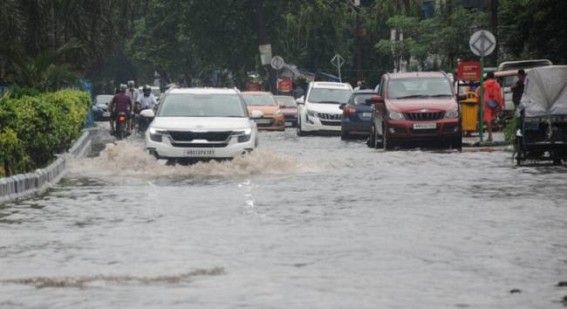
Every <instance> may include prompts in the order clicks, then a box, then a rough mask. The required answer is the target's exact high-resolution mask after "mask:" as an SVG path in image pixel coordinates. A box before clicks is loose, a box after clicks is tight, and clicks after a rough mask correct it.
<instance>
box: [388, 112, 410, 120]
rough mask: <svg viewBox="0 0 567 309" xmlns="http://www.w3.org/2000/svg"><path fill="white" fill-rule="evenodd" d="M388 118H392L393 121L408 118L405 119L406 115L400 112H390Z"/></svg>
mask: <svg viewBox="0 0 567 309" xmlns="http://www.w3.org/2000/svg"><path fill="white" fill-rule="evenodd" d="M388 117H390V119H392V120H403V119H406V117H404V114H402V113H398V112H389V113H388Z"/></svg>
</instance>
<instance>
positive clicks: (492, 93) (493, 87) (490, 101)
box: [477, 72, 504, 142]
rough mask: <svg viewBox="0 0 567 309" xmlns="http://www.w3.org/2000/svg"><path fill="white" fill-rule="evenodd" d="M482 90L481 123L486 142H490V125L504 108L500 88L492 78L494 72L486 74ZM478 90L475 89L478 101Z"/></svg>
mask: <svg viewBox="0 0 567 309" xmlns="http://www.w3.org/2000/svg"><path fill="white" fill-rule="evenodd" d="M483 88H484V105H483V107H482V109H483V117H482V119H483V121H484V123H485V124H486V129H487V131H488V138H487V139H486V141H487V142H492V124H493V122H494V119H496V116H497V115H498V113H499V112H500V111H501V110H502V109H503V108H504V98H503V97H502V88H501V87H500V84H499V83H498V81H496V79H495V78H494V72H488V73H487V74H486V80H485V81H484V84H483ZM479 91H480V88H479V89H477V94H478V98H479V100H480V94H479Z"/></svg>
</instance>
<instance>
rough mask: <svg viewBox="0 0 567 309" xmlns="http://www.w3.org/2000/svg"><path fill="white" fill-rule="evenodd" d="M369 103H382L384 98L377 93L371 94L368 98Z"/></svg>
mask: <svg viewBox="0 0 567 309" xmlns="http://www.w3.org/2000/svg"><path fill="white" fill-rule="evenodd" d="M369 101H370V102H371V103H384V98H383V97H382V96H379V95H375V96H372V97H371V98H370V100H369Z"/></svg>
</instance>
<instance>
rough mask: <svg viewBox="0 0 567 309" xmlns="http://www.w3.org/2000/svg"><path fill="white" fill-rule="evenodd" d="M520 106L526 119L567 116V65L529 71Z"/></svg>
mask: <svg viewBox="0 0 567 309" xmlns="http://www.w3.org/2000/svg"><path fill="white" fill-rule="evenodd" d="M520 106H521V108H523V109H524V115H525V116H526V117H545V116H552V115H567V65H555V66H546V67H539V68H533V69H531V70H529V72H528V73H527V76H526V80H525V87H524V93H523V95H522V100H521V103H520Z"/></svg>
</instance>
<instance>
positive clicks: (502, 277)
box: [0, 130, 567, 309]
mask: <svg viewBox="0 0 567 309" xmlns="http://www.w3.org/2000/svg"><path fill="white" fill-rule="evenodd" d="M100 148H103V150H102V151H101V152H100V154H98V155H96V156H91V157H89V158H85V159H80V160H76V161H74V162H72V163H71V164H70V167H69V171H68V173H67V174H66V176H65V177H64V179H63V180H62V181H61V182H60V183H59V184H58V185H56V186H55V187H54V188H52V189H51V190H49V191H48V192H47V193H46V194H44V195H43V196H40V197H36V198H32V199H27V200H23V201H19V202H14V203H7V204H4V205H0V308H58V309H60V308H73V309H76V308H357V309H359V308H530V309H531V308H564V307H565V305H566V304H565V303H563V302H562V299H563V298H564V297H565V296H566V295H567V287H561V286H559V284H558V283H559V282H563V281H567V202H566V200H567V199H566V198H567V190H566V189H567V186H566V183H567V173H566V172H567V169H566V168H565V167H562V166H560V167H557V166H527V167H525V166H522V167H516V166H515V165H514V162H513V161H512V154H511V153H510V152H507V151H502V150H499V149H495V151H466V152H462V153H456V152H439V151H422V150H407V151H392V152H383V151H381V150H374V149H369V148H367V147H366V145H365V144H364V142H363V141H353V142H343V141H340V138H339V137H302V138H298V137H296V136H295V134H294V131H293V130H288V131H286V132H284V133H282V132H273V133H267V132H263V133H261V136H260V147H259V148H258V149H257V150H256V151H255V152H254V153H253V154H252V155H250V156H248V157H245V158H239V159H235V160H233V161H231V162H221V163H218V162H211V163H198V164H195V165H192V166H173V167H172V166H165V165H163V164H160V162H156V161H155V160H154V159H153V158H151V157H149V156H148V155H147V154H145V153H144V151H143V142H142V140H139V139H131V140H129V141H126V142H118V143H117V144H113V143H108V144H106V145H105V142H102V144H101V147H100Z"/></svg>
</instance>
